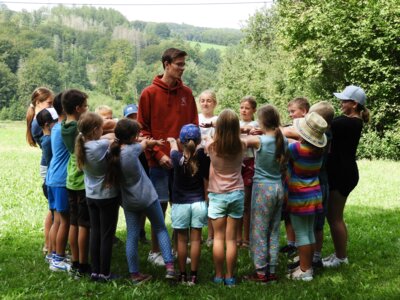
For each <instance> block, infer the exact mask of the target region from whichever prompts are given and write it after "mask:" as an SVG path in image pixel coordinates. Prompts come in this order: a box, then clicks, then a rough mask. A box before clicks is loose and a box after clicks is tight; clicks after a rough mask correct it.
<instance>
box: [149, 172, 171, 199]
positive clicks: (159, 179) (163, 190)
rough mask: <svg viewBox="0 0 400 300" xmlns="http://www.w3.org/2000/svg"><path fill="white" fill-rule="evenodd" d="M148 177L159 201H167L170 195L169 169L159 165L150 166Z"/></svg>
mask: <svg viewBox="0 0 400 300" xmlns="http://www.w3.org/2000/svg"><path fill="white" fill-rule="evenodd" d="M149 178H150V180H151V182H152V183H153V186H154V188H155V189H156V192H157V195H158V199H159V200H160V202H161V203H163V202H168V201H169V195H170V192H169V189H170V188H169V182H170V170H166V169H163V168H161V167H152V168H150V170H149Z"/></svg>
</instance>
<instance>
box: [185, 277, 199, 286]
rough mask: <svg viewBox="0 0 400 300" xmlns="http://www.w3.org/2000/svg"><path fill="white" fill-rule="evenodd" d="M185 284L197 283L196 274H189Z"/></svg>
mask: <svg viewBox="0 0 400 300" xmlns="http://www.w3.org/2000/svg"><path fill="white" fill-rule="evenodd" d="M186 284H187V285H188V286H193V285H196V284H197V276H196V275H191V276H190V280H188V281H187V282H186Z"/></svg>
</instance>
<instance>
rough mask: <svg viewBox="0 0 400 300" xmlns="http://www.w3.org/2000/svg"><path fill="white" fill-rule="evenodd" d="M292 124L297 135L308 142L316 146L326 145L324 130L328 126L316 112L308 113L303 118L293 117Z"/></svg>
mask: <svg viewBox="0 0 400 300" xmlns="http://www.w3.org/2000/svg"><path fill="white" fill-rule="evenodd" d="M293 125H294V128H295V129H296V130H297V132H298V133H299V135H300V136H301V137H302V138H303V139H305V140H306V141H307V142H309V143H310V144H312V145H314V146H316V147H318V148H323V147H325V146H326V143H327V139H326V135H325V131H326V129H327V128H328V124H327V123H326V121H325V120H324V118H323V117H321V116H320V115H319V114H317V113H316V112H311V113H308V114H306V115H305V117H304V118H298V119H294V124H293Z"/></svg>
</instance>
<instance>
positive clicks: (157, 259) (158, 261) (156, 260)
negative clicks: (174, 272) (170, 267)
mask: <svg viewBox="0 0 400 300" xmlns="http://www.w3.org/2000/svg"><path fill="white" fill-rule="evenodd" d="M147 261H148V262H149V263H152V264H153V265H156V266H159V267H163V266H165V263H164V259H163V258H162V255H161V253H160V252H152V251H150V252H149V256H148V257H147Z"/></svg>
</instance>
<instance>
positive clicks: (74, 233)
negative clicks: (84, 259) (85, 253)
mask: <svg viewBox="0 0 400 300" xmlns="http://www.w3.org/2000/svg"><path fill="white" fill-rule="evenodd" d="M78 232H79V228H78V226H76V225H70V227H69V235H68V241H69V247H70V249H71V261H72V262H78V261H79V244H78Z"/></svg>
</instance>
